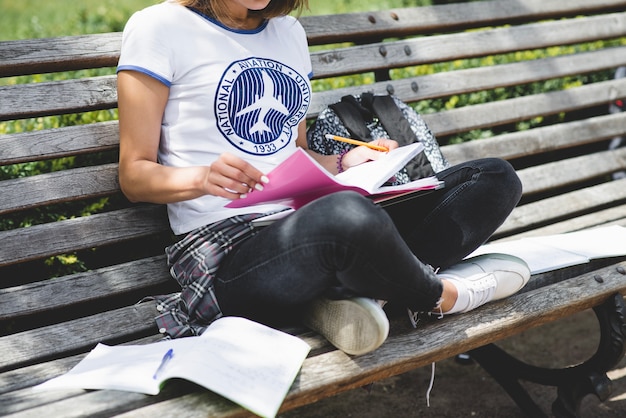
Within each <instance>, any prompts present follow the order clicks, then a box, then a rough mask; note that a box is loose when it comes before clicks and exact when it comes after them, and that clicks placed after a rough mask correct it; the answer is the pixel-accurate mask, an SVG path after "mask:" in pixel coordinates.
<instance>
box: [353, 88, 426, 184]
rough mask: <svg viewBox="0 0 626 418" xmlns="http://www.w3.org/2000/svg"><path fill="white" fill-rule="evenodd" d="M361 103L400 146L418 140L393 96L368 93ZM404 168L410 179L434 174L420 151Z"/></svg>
mask: <svg viewBox="0 0 626 418" xmlns="http://www.w3.org/2000/svg"><path fill="white" fill-rule="evenodd" d="M369 96H371V97H369ZM361 103H362V104H363V106H366V107H368V108H370V109H371V110H372V112H373V113H374V114H375V115H376V116H377V117H378V121H379V122H380V124H381V125H382V126H383V128H385V131H387V133H388V134H389V137H390V138H392V139H394V140H396V141H398V144H400V145H401V146H402V145H408V144H412V143H413V142H418V141H419V139H418V138H417V136H416V135H415V132H413V129H411V124H410V123H409V121H408V120H407V119H406V118H405V117H404V114H403V113H402V110H400V108H399V107H398V105H397V104H396V102H395V101H394V99H393V97H391V96H388V95H368V96H364V97H362V99H361ZM406 169H407V171H408V173H409V177H410V178H411V179H418V178H422V177H429V176H432V175H433V174H435V171H434V170H433V168H432V166H431V165H430V161H429V160H428V157H427V156H426V154H425V153H424V152H420V153H419V154H417V156H415V157H414V158H413V159H412V160H411V161H409V163H408V164H407V165H406Z"/></svg>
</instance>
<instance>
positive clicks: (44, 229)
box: [0, 205, 169, 266]
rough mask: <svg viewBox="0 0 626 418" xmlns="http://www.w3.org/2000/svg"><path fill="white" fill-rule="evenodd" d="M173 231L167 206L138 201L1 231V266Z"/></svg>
mask: <svg viewBox="0 0 626 418" xmlns="http://www.w3.org/2000/svg"><path fill="white" fill-rule="evenodd" d="M167 231H169V224H168V223H167V217H166V214H165V208H164V207H163V206H159V205H138V206H135V207H133V208H130V209H121V210H117V211H114V212H107V213H102V214H97V215H91V216H87V217H82V218H75V219H68V220H64V221H58V222H52V223H48V224H44V225H36V226H32V227H29V228H24V229H17V230H9V231H0V240H1V241H2V242H11V243H12V245H11V246H4V245H3V246H1V247H0V266H3V265H10V264H14V263H17V262H24V261H27V260H34V259H38V258H45V257H50V256H53V255H58V254H65V253H71V252H74V251H79V250H84V249H89V248H94V247H98V246H101V245H107V244H113V243H117V242H121V241H125V240H130V239H135V238H140V237H146V236H150V235H154V234H158V233H162V232H167Z"/></svg>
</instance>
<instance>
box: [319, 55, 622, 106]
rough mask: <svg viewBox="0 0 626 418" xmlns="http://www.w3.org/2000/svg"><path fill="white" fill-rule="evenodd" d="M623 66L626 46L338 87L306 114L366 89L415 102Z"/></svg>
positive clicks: (326, 94)
mask: <svg viewBox="0 0 626 418" xmlns="http://www.w3.org/2000/svg"><path fill="white" fill-rule="evenodd" d="M621 65H626V47H616V48H608V49H603V50H598V51H593V52H584V53H580V54H573V55H566V56H560V57H553V58H542V59H537V60H532V61H523V62H518V63H511V64H500V65H494V66H487V67H479V68H472V69H465V70H458V71H447V72H441V73H435V74H432V75H424V76H419V77H411V78H402V79H397V80H390V81H381V82H377V83H373V84H367V85H363V86H356V87H347V88H341V89H340V88H337V89H332V90H325V91H320V92H316V93H314V94H313V98H312V100H311V106H310V107H309V111H308V114H307V117H309V118H313V117H315V116H317V115H318V114H319V112H320V111H321V110H322V109H323V108H324V107H325V106H326V105H328V104H330V103H335V102H338V101H339V100H340V99H341V97H342V96H344V95H347V94H353V95H358V94H361V93H362V92H363V91H372V92H374V93H376V94H389V93H393V94H395V95H396V96H398V97H399V98H400V99H402V100H404V101H405V102H416V101H419V100H424V99H433V98H439V97H446V96H450V95H455V94H464V93H471V92H475V91H479V90H483V89H495V88H498V87H508V86H512V85H517V84H525V83H531V82H533V81H544V80H549V79H553V78H559V77H565V76H568V75H577V74H581V73H586V72H593V71H600V70H606V69H613V68H617V67H619V66H621Z"/></svg>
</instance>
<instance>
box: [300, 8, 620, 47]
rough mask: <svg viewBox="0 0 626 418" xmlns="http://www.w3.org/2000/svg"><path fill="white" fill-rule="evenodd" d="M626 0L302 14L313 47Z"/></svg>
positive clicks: (575, 11) (570, 12) (562, 13)
mask: <svg viewBox="0 0 626 418" xmlns="http://www.w3.org/2000/svg"><path fill="white" fill-rule="evenodd" d="M625 7H626V2H624V1H622V0H619V1H602V0H601V1H584V0H575V1H568V2H550V1H543V0H523V1H502V0H496V1H481V2H467V3H456V4H447V5H437V6H431V7H412V8H400V9H390V10H383V11H375V12H363V13H350V14H336V15H328V16H303V17H301V19H300V20H301V21H302V25H303V26H304V28H305V30H306V33H307V35H308V38H309V44H310V45H319V44H327V43H339V42H345V41H346V40H357V41H358V40H362V39H383V38H390V37H401V36H407V35H415V34H428V33H441V32H449V31H451V30H460V29H468V28H476V27H482V26H491V25H498V24H504V23H509V24H510V23H513V22H517V23H519V22H523V21H536V20H544V19H549V18H553V17H566V16H575V15H582V14H587V13H596V12H601V11H621V10H624V8H625Z"/></svg>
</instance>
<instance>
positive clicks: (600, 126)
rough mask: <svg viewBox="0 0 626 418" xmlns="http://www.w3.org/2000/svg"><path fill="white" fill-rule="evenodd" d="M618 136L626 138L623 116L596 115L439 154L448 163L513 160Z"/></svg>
mask: <svg viewBox="0 0 626 418" xmlns="http://www.w3.org/2000/svg"><path fill="white" fill-rule="evenodd" d="M621 135H626V113H614V114H608V115H604V116H596V117H593V118H588V119H583V120H579V121H574V122H564V123H559V124H556V125H550V126H544V127H541V128H534V129H529V130H525V131H519V132H513V133H508V134H502V135H498V136H495V137H492V138H485V139H481V140H477V141H469V142H463V143H461V144H454V145H446V146H443V147H442V148H441V152H442V153H443V154H444V155H445V156H446V158H447V159H448V161H449V162H450V164H458V163H461V162H464V161H468V160H473V159H476V158H482V157H487V156H492V157H500V158H504V159H507V160H512V159H515V158H520V157H528V156H532V155H539V154H544V153H548V152H552V151H557V150H565V149H568V148H571V147H577V146H580V145H585V144H589V143H593V142H597V141H603V140H607V139H610V138H613V137H616V136H621Z"/></svg>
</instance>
